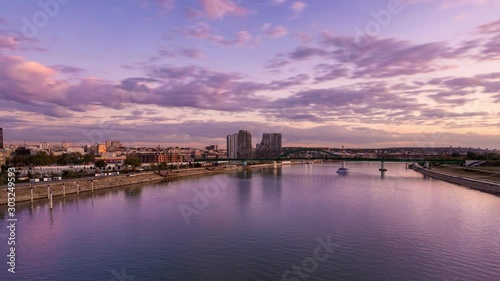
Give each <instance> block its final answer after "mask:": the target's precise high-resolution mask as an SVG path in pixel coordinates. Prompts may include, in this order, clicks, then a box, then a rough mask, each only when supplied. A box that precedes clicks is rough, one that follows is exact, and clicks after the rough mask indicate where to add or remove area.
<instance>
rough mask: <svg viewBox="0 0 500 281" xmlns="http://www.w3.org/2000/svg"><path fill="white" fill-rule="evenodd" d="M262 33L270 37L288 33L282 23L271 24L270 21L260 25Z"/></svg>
mask: <svg viewBox="0 0 500 281" xmlns="http://www.w3.org/2000/svg"><path fill="white" fill-rule="evenodd" d="M262 30H263V31H264V34H265V35H267V36H271V37H282V36H285V35H287V34H288V29H287V28H286V27H284V26H282V25H277V26H273V25H272V24H271V23H266V24H264V25H263V26H262Z"/></svg>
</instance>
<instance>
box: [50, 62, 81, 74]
mask: <svg viewBox="0 0 500 281" xmlns="http://www.w3.org/2000/svg"><path fill="white" fill-rule="evenodd" d="M51 68H52V69H55V70H57V71H59V72H61V73H65V74H81V73H83V72H85V71H86V70H85V69H83V68H79V67H75V66H69V65H63V64H58V65H53V66H51Z"/></svg>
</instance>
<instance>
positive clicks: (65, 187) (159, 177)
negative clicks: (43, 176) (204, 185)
mask: <svg viewBox="0 0 500 281" xmlns="http://www.w3.org/2000/svg"><path fill="white" fill-rule="evenodd" d="M292 164H302V163H300V162H295V163H287V164H285V165H292ZM278 166H283V165H281V163H279V164H278ZM262 168H273V164H272V163H269V164H258V165H253V166H245V167H243V166H236V165H231V166H224V167H210V168H193V169H187V170H174V171H160V172H146V173H140V174H129V175H119V176H111V177H104V178H84V179H75V180H70V181H62V182H59V181H57V182H54V181H52V182H41V183H37V184H32V185H23V186H16V201H15V202H16V203H21V202H30V201H31V190H30V189H31V187H33V201H41V200H47V201H48V200H49V199H48V198H49V190H50V192H52V196H53V198H57V197H64V196H68V195H75V194H80V193H91V192H95V191H99V190H105V189H110V188H115V187H124V186H129V185H137V184H147V183H159V182H167V181H174V180H178V179H183V178H191V177H193V178H194V177H200V176H209V175H217V174H222V173H227V172H233V171H243V170H249V169H262ZM77 183H78V187H79V190H77ZM48 187H50V189H49V188H48ZM7 203H8V198H7V188H2V189H1V190H0V205H6V204H7Z"/></svg>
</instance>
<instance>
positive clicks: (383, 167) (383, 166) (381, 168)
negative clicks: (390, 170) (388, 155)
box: [378, 161, 387, 172]
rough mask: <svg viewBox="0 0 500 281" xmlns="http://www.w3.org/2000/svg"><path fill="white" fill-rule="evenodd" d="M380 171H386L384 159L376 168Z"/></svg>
mask: <svg viewBox="0 0 500 281" xmlns="http://www.w3.org/2000/svg"><path fill="white" fill-rule="evenodd" d="M378 170H379V171H381V172H387V169H386V168H385V165H384V161H381V162H380V169H378Z"/></svg>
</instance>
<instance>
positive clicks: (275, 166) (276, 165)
mask: <svg viewBox="0 0 500 281" xmlns="http://www.w3.org/2000/svg"><path fill="white" fill-rule="evenodd" d="M273 169H278V162H276V161H273Z"/></svg>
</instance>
